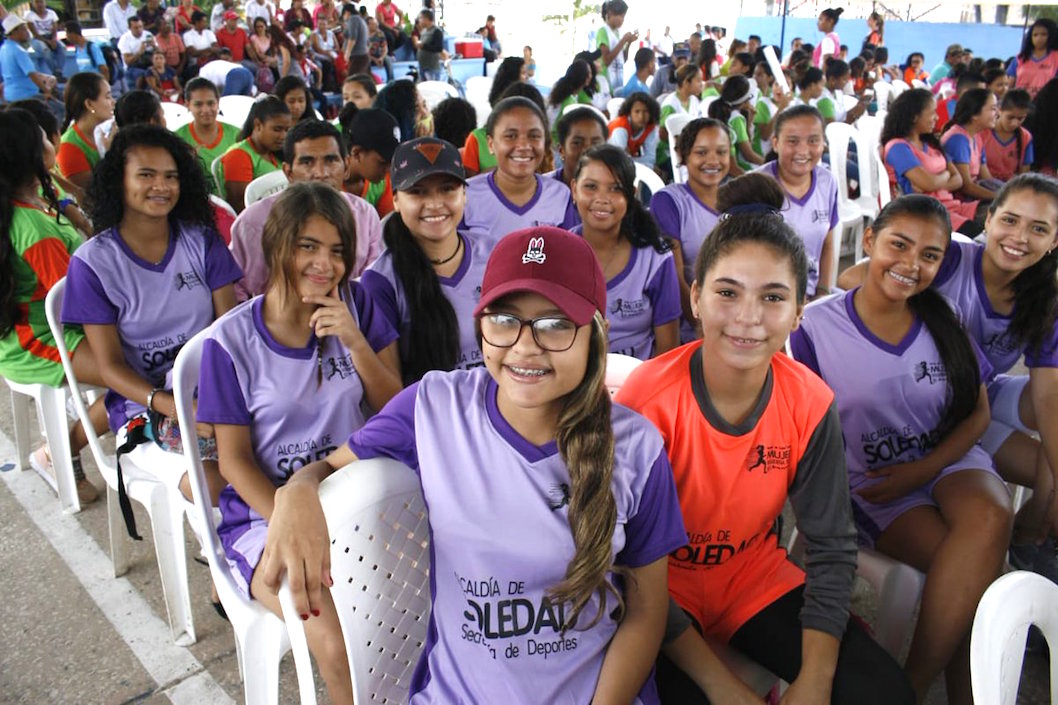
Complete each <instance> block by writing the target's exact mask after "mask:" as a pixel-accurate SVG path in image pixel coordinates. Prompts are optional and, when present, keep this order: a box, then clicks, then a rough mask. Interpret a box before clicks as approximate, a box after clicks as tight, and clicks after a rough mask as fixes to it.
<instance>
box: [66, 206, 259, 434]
mask: <svg viewBox="0 0 1058 705" xmlns="http://www.w3.org/2000/svg"><path fill="white" fill-rule="evenodd" d="M241 277H242V272H241V271H240V270H239V266H238V265H237V264H235V260H234V259H233V258H232V256H231V253H230V252H229V251H228V248H227V247H225V246H224V241H223V240H221V239H220V236H219V235H218V234H217V233H216V231H214V230H212V229H206V228H203V227H202V226H198V225H189V224H184V223H180V224H178V225H175V226H173V229H172V231H171V235H170V237H169V249H168V250H167V251H166V253H165V257H163V258H162V261H161V262H159V263H157V264H153V263H151V262H147V261H145V260H143V259H141V258H140V257H137V256H136V254H135V253H133V252H132V250H130V249H129V247H128V245H127V244H125V241H124V240H122V238H121V236H120V235H119V234H118V231H117V228H111V229H110V230H105V231H103V232H101V233H99V234H98V235H96V236H95V237H93V238H92V239H91V240H89V241H88V242H86V243H85V244H84V245H82V246H81V247H80V248H78V249H77V252H75V253H74V257H73V259H71V260H70V268H69V270H68V271H67V273H66V295H65V296H64V297H63V305H62V320H63V323H80V324H89V325H114V326H116V327H117V332H118V337H119V338H120V339H121V347H122V350H123V351H124V353H125V362H126V363H127V364H128V366H129V367H130V368H132V371H133V372H135V373H136V374H138V375H139V376H140V377H143V378H144V379H146V380H148V381H149V382H150V383H151V384H152V385H153V386H155V387H159V388H164V389H172V384H171V381H170V379H169V374H170V372H171V371H172V368H173V361H174V360H176V354H177V353H178V352H180V348H181V347H183V345H184V343H186V342H187V341H188V340H190V339H191V337H192V336H194V335H195V333H198V332H199V331H200V330H202V329H204V328H205V327H207V326H208V325H209V324H210V323H212V322H213V291H214V290H216V289H220V288H221V287H223V286H225V285H227V284H231V283H232V282H235V281H238V280H239V279H240V278H241ZM106 406H107V414H108V416H109V422H110V428H111V430H113V431H115V432H117V430H118V429H120V428H121V427H122V426H124V425H125V424H126V423H127V422H128V420H129V419H131V418H132V417H134V416H136V415H138V414H142V413H143V412H144V411H145V409H144V407H143V405H142V404H140V403H138V402H134V401H131V400H128V399H125V398H124V397H122V396H120V395H118V394H117V393H115V392H113V391H110V392H107V397H106Z"/></svg>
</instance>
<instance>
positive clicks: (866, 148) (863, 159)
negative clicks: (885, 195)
mask: <svg viewBox="0 0 1058 705" xmlns="http://www.w3.org/2000/svg"><path fill="white" fill-rule="evenodd" d="M855 127H856V130H855V132H853V134H852V141H853V143H854V144H855V145H856V158H857V159H858V160H859V163H860V195H859V198H856V199H855V200H854V201H853V203H855V204H856V205H858V206H859V207H860V210H861V211H862V212H863V215H864V216H865V217H866V218H868V219H870V220H874V219H875V218H876V217H877V216H878V211H879V210H880V208H879V206H878V165H877V164H876V162H877V161H878V160H879V159H881V152H880V151H879V149H878V140H879V138H880V137H881V134H882V121H881V120H879V119H878V118H877V117H876V116H874V115H862V116H861V117H860V119H859V120H857V121H856V125H855Z"/></svg>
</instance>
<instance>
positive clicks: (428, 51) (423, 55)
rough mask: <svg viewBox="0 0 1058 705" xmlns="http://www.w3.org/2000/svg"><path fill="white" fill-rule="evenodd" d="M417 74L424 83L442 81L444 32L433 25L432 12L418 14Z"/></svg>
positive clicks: (426, 11)
mask: <svg viewBox="0 0 1058 705" xmlns="http://www.w3.org/2000/svg"><path fill="white" fill-rule="evenodd" d="M419 26H420V27H421V28H422V31H421V34H420V35H419V52H418V59H419V73H420V75H421V76H422V78H423V79H424V80H426V81H443V80H445V78H444V69H443V67H442V66H441V61H442V60H443V59H444V58H446V57H445V54H446V52H445V35H444V30H442V29H441V28H440V27H438V26H437V25H436V24H434V14H433V10H423V11H422V12H420V13H419Z"/></svg>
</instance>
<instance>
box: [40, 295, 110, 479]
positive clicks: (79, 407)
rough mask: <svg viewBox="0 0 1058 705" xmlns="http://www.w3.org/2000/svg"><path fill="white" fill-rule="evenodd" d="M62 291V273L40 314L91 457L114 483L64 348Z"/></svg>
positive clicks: (71, 362) (46, 298)
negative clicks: (45, 325)
mask: <svg viewBox="0 0 1058 705" xmlns="http://www.w3.org/2000/svg"><path fill="white" fill-rule="evenodd" d="M65 291H66V277H63V278H62V279H60V280H59V281H57V282H55V284H53V285H52V287H51V289H50V290H49V291H48V295H47V296H46V297H45V298H44V314H45V315H46V316H47V318H48V327H49V328H50V329H51V334H52V337H53V338H54V339H55V342H54V343H53V344H54V345H55V348H56V350H58V351H59V359H60V360H61V361H62V369H63V372H65V373H66V382H67V384H69V385H70V398H71V399H73V406H74V410H75V411H76V412H77V418H78V420H80V421H81V425H82V426H83V427H84V433H85V436H86V437H87V438H88V446H89V448H90V449H91V451H92V458H93V459H94V460H95V461H96V466H97V467H98V468H99V473H100V474H101V475H103V478H104V479H105V480H106V482H107V484H108V485H109V486H111V487H115V486H116V485H117V466H116V464H115V463H114V462H113V460H112V456H110V455H109V454H108V453H107V452H106V451H105V450H104V448H103V444H102V442H101V441H100V440H99V434H97V433H96V432H95V428H94V427H93V425H92V422H91V419H90V418H89V416H88V407H87V406H86V405H85V400H84V396H83V395H82V394H81V387H80V386H79V385H78V382H77V375H76V373H74V369H73V360H72V359H71V358H70V352H69V350H67V349H66V338H65V336H64V335H63V333H64V326H63V323H62V297H63V294H64V293H65Z"/></svg>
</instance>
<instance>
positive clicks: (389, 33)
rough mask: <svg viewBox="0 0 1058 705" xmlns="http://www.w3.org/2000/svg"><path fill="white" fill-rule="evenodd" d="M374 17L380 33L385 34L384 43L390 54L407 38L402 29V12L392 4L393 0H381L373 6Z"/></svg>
mask: <svg viewBox="0 0 1058 705" xmlns="http://www.w3.org/2000/svg"><path fill="white" fill-rule="evenodd" d="M375 19H376V20H378V27H379V29H380V30H382V34H384V35H386V44H387V45H388V47H389V52H390V53H391V54H392V53H393V51H394V50H395V49H396V48H397V47H399V46H401V45H402V44H404V42H405V40H407V37H406V36H405V35H404V30H403V29H402V26H403V25H404V13H403V12H401V10H400V8H399V7H397V6H396V5H394V4H393V0H381V2H379V3H378V5H376V6H375Z"/></svg>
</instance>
